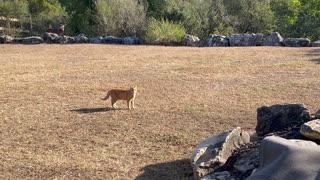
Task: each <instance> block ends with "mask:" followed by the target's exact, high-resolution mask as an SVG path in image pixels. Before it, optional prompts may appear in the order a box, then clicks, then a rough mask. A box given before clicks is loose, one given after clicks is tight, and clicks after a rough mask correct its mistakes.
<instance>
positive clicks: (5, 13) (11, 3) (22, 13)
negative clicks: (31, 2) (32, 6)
mask: <svg viewBox="0 0 320 180" xmlns="http://www.w3.org/2000/svg"><path fill="white" fill-rule="evenodd" d="M27 9H28V4H27V2H25V1H24V0H1V1H0V17H1V18H3V19H2V20H1V21H0V27H4V28H5V29H4V30H3V33H4V34H7V35H11V36H16V35H18V33H19V31H21V28H18V27H17V26H20V27H21V26H22V22H23V19H24V17H26V15H27V14H28V10H27Z"/></svg>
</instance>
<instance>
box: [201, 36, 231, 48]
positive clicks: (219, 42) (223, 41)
mask: <svg viewBox="0 0 320 180" xmlns="http://www.w3.org/2000/svg"><path fill="white" fill-rule="evenodd" d="M229 45H230V43H229V38H227V37H226V36H220V35H216V34H210V35H209V36H208V37H207V38H206V40H205V41H204V43H203V44H202V46H204V47H215V46H229Z"/></svg>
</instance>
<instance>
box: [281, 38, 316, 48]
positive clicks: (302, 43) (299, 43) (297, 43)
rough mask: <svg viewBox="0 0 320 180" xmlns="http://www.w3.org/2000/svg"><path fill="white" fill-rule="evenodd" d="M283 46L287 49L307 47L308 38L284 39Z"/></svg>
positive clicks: (308, 43)
mask: <svg viewBox="0 0 320 180" xmlns="http://www.w3.org/2000/svg"><path fill="white" fill-rule="evenodd" d="M283 44H284V45H285V46H288V47H307V46H309V45H310V40H309V39H308V38H286V39H284V40H283Z"/></svg>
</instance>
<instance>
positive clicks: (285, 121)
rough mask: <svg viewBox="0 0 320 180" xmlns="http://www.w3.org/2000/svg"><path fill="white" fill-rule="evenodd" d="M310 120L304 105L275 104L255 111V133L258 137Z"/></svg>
mask: <svg viewBox="0 0 320 180" xmlns="http://www.w3.org/2000/svg"><path fill="white" fill-rule="evenodd" d="M309 119H310V112H309V110H308V109H307V108H306V107H305V106H304V104H277V105H273V106H270V107H267V106H263V107H260V108H258V109H257V126H256V133H257V134H258V135H260V136H262V135H265V134H268V133H271V132H275V131H279V130H282V129H285V128H287V127H289V126H292V125H301V124H303V123H304V122H306V121H308V120H309Z"/></svg>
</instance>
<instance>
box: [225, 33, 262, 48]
mask: <svg viewBox="0 0 320 180" xmlns="http://www.w3.org/2000/svg"><path fill="white" fill-rule="evenodd" d="M229 41H230V46H261V45H262V43H263V34H253V33H252V34H233V35H231V37H230V38H229Z"/></svg>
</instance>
